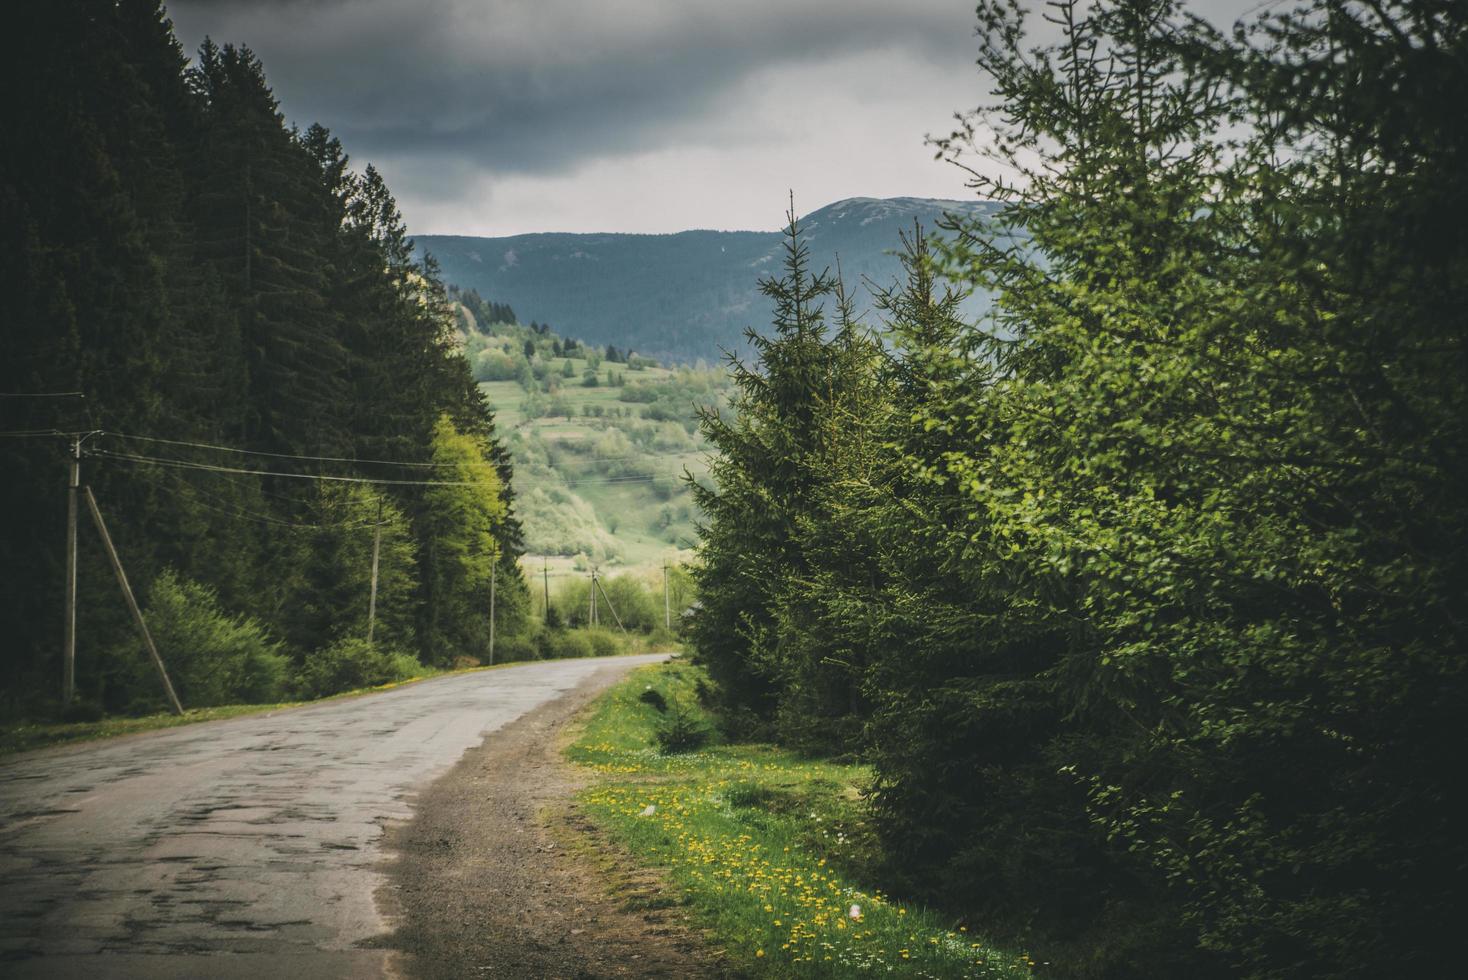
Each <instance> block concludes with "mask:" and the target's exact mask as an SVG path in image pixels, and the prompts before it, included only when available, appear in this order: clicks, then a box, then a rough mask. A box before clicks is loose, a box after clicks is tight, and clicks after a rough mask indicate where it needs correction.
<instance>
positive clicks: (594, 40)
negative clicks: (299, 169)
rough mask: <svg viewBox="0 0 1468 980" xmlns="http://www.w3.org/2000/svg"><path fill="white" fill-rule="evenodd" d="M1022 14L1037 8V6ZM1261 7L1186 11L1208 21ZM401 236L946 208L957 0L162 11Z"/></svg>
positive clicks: (735, 224) (961, 75) (973, 93)
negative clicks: (232, 49) (267, 94)
mask: <svg viewBox="0 0 1468 980" xmlns="http://www.w3.org/2000/svg"><path fill="white" fill-rule="evenodd" d="M1036 2H1037V4H1038V0H1036ZM1256 2H1257V0H1196V5H1197V6H1198V7H1199V8H1200V9H1203V10H1205V12H1208V13H1214V14H1215V18H1214V19H1215V20H1218V19H1220V17H1227V16H1229V15H1232V14H1234V13H1235V12H1236V10H1238V9H1240V8H1242V7H1244V6H1245V5H1252V4H1253V3H1256ZM169 12H170V15H171V16H172V17H173V19H174V22H175V26H176V29H177V33H178V36H179V39H180V41H181V42H182V43H183V44H184V46H185V48H186V49H189V50H193V49H196V48H197V46H198V44H199V42H200V41H201V40H202V39H203V38H204V36H205V35H208V36H210V37H212V38H213V39H214V40H215V41H216V42H218V43H221V44H222V43H226V42H233V43H243V44H247V45H249V46H250V47H251V48H252V49H253V50H254V51H255V53H256V54H258V55H259V56H260V58H261V60H262V61H263V62H264V64H265V68H266V72H267V74H268V76H269V79H270V81H271V84H272V85H273V86H274V88H275V92H276V95H277V96H278V97H279V98H280V101H281V105H282V108H283V110H284V112H285V114H286V116H287V118H288V119H291V120H293V121H295V122H298V123H300V124H303V125H304V124H308V123H311V122H320V123H322V124H323V125H325V126H327V127H328V128H329V129H331V130H332V131H333V132H334V133H335V134H337V135H338V136H340V137H341V139H342V141H343V143H344V144H345V146H346V148H347V150H348V152H349V153H351V155H352V157H353V160H354V162H355V163H356V164H358V165H361V164H364V163H367V162H372V163H375V164H377V165H378V166H379V167H380V168H381V169H382V171H383V173H384V175H385V176H386V177H387V178H388V181H389V183H390V184H391V186H392V188H393V190H394V192H395V193H396V194H397V196H398V199H399V201H400V203H401V204H402V207H403V211H404V213H405V214H406V215H407V217H408V222H409V227H410V228H412V229H414V230H417V231H436V232H460V233H479V234H508V233H514V232H522V231H537V230H568V231H569V230H583V231H584V230H623V231H669V230H677V229H681V228H687V227H723V228H755V227H765V228H769V227H774V226H775V225H776V223H777V222H778V218H779V214H780V212H781V210H782V208H783V202H784V199H785V191H786V189H787V188H792V187H793V188H795V191H796V194H797V196H798V199H801V200H804V201H805V202H806V203H807V204H808V206H809V207H811V208H814V207H819V206H821V205H823V204H826V203H829V202H830V201H832V200H835V199H838V198H840V197H846V196H859V195H861V196H899V195H917V196H933V197H961V196H964V194H965V191H964V187H963V181H962V177H961V175H960V174H959V173H958V172H957V171H955V170H954V169H953V168H951V167H944V166H942V165H939V164H935V163H934V162H933V161H932V159H931V157H932V154H931V152H929V151H928V150H927V148H925V146H924V143H923V139H924V136H925V135H926V134H928V133H931V132H935V131H946V130H947V128H948V124H949V121H950V117H951V114H952V113H953V112H954V111H956V110H962V109H966V108H970V107H971V106H973V105H974V104H975V103H976V102H978V101H979V96H980V95H981V94H982V82H981V80H980V79H979V78H978V76H977V74H976V72H975V69H974V66H973V58H974V55H975V53H976V46H975V42H974V38H973V25H974V13H973V4H972V2H971V0H172V2H170V4H169Z"/></svg>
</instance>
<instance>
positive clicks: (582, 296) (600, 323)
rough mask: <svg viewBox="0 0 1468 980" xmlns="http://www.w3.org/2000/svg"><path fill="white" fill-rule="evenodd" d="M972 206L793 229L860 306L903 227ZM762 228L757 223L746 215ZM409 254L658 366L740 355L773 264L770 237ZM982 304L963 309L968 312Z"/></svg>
mask: <svg viewBox="0 0 1468 980" xmlns="http://www.w3.org/2000/svg"><path fill="white" fill-rule="evenodd" d="M990 210H992V205H990V204H987V203H985V202H979V201H934V200H926V199H922V198H906V197H904V198H892V199H889V200H878V199H873V198H853V199H851V200H846V201H838V202H836V203H835V204H830V205H827V206H826V207H823V208H821V209H820V210H818V211H815V212H812V213H811V214H810V215H808V216H807V217H806V218H804V219H803V224H804V227H805V228H806V229H807V231H808V234H809V237H808V242H809V245H810V248H811V254H812V256H813V261H815V262H816V263H817V264H819V265H823V266H825V265H829V266H831V267H832V268H835V267H836V266H837V264H838V263H839V265H840V266H841V269H842V272H843V274H844V275H845V277H846V280H847V282H848V283H850V284H851V287H852V295H853V297H855V298H857V301H858V303H859V304H860V305H862V306H869V305H870V304H871V302H872V299H873V297H872V294H871V293H870V292H868V290H867V286H866V283H867V282H870V283H872V284H873V285H875V286H876V287H877V288H879V289H881V288H885V287H887V286H889V285H891V284H892V283H893V282H894V281H895V280H896V278H897V276H898V275H900V273H901V265H900V263H899V262H898V260H897V258H896V255H895V252H894V249H893V246H892V243H893V242H894V241H896V240H897V233H898V231H899V230H901V229H902V228H905V227H907V226H908V225H910V224H911V223H912V222H913V221H915V220H916V221H920V222H922V223H923V224H924V225H926V226H927V227H928V228H929V229H931V230H937V224H938V222H939V221H940V220H942V218H943V217H944V215H945V214H947V213H949V212H952V213H954V214H957V215H964V216H970V217H972V216H977V215H981V214H985V213H987V212H989V211H990ZM751 223H752V224H761V225H762V224H764V223H765V216H763V215H759V216H753V217H752V220H751ZM416 241H417V243H418V247H419V249H420V250H421V251H422V252H423V253H425V254H429V255H432V256H433V257H434V258H435V259H436V260H437V261H438V262H440V263H441V264H442V266H443V270H444V277H445V278H446V279H447V280H448V281H449V282H453V283H457V284H458V285H460V286H462V287H464V288H466V289H473V290H475V291H476V292H478V293H480V294H482V295H484V296H492V297H494V298H495V299H496V300H499V301H500V302H502V303H507V304H508V305H510V306H512V307H514V308H515V309H516V310H518V311H519V312H520V314H521V315H522V316H524V317H527V318H530V319H533V320H537V321H539V322H542V323H545V322H549V323H550V324H551V325H552V326H553V327H555V328H556V329H557V330H559V331H561V332H562V333H563V334H565V335H567V336H573V337H580V338H582V339H583V340H585V341H587V342H588V343H590V344H592V345H593V346H597V347H604V346H605V345H607V344H617V345H621V346H628V347H631V348H633V349H635V350H637V351H639V352H641V353H643V354H646V355H648V356H650V357H655V358H658V359H660V360H664V361H672V362H682V363H694V362H697V361H699V360H703V361H707V362H708V363H714V362H716V361H717V360H718V358H719V356H720V354H721V352H722V351H723V350H725V349H731V350H738V351H740V352H741V353H747V349H746V347H745V343H744V331H745V329H746V328H748V327H749V326H751V325H753V324H756V323H758V322H759V320H760V317H761V316H762V305H761V301H760V295H759V286H758V280H759V277H760V276H762V275H764V274H766V273H767V272H769V271H770V270H771V269H772V268H774V267H775V266H776V265H777V264H778V262H779V257H780V235H779V233H778V232H759V231H685V232H679V233H678V234H674V235H622V234H590V235H572V234H536V235H515V236H511V237H507V238H474V237H468V236H458V235H421V236H418V238H417V239H416ZM980 308H981V304H979V303H977V302H971V303H969V304H968V306H967V308H966V309H967V310H968V311H971V312H976V311H977V310H978V309H980Z"/></svg>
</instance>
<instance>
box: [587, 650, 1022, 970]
mask: <svg viewBox="0 0 1468 980" xmlns="http://www.w3.org/2000/svg"><path fill="white" fill-rule="evenodd" d="M701 681H702V674H701V672H700V671H699V670H698V669H697V668H695V667H692V666H690V665H687V664H681V663H670V664H663V665H657V666H654V667H647V668H643V669H641V670H638V671H636V672H635V673H634V674H633V675H632V676H631V677H630V678H629V679H628V680H627V681H625V682H623V683H622V684H619V685H618V686H617V687H615V688H613V689H612V690H611V691H610V692H608V693H607V694H606V695H604V696H603V697H602V699H601V700H600V701H599V702H598V703H597V705H596V707H595V708H594V709H593V712H592V714H591V715H590V717H589V718H588V719H587V721H586V724H585V728H584V730H583V731H582V732H581V733H580V735H579V737H578V738H577V740H576V742H575V743H574V744H573V745H572V746H571V747H570V748H569V749H568V750H567V754H568V756H569V757H570V758H571V759H572V760H573V761H575V762H577V763H580V764H581V765H584V766H586V767H589V768H590V769H592V770H594V771H595V772H597V773H599V774H601V779H600V780H598V781H597V783H596V784H595V785H593V786H592V787H590V788H589V789H587V790H586V791H585V792H584V793H583V794H582V797H581V800H582V804H583V805H584V807H585V809H586V811H587V813H588V814H589V815H590V816H591V818H592V819H593V820H595V821H596V822H597V823H599V824H600V825H601V826H603V827H604V828H605V829H606V830H607V831H608V832H609V833H610V834H611V835H612V836H613V837H614V838H615V839H616V840H617V841H619V842H620V843H621V844H623V845H624V846H626V847H628V848H629V849H630V850H631V851H633V852H634V853H635V854H637V855H638V856H640V857H641V858H642V859H643V860H645V861H647V862H649V863H652V864H656V865H659V866H661V867H664V868H666V869H667V870H668V873H669V876H670V878H671V880H672V881H673V883H674V884H675V885H677V886H678V887H679V888H680V889H681V890H682V891H683V893H684V895H685V898H686V900H687V901H688V903H689V904H690V905H691V906H692V907H693V909H694V910H695V911H696V913H697V914H698V916H699V917H700V919H701V920H702V921H703V923H704V924H705V925H706V926H708V927H709V928H711V929H712V930H713V931H714V933H715V934H716V936H717V937H718V939H719V941H720V942H721V943H723V944H724V945H725V946H726V947H727V949H728V955H729V957H730V959H731V960H732V961H733V964H734V965H735V966H737V967H738V968H740V969H743V970H745V971H748V972H749V973H751V974H753V975H756V976H761V977H847V976H852V975H854V974H863V973H880V974H886V973H893V974H897V975H901V976H905V977H945V978H946V977H984V978H1019V977H1028V976H1029V975H1030V967H1031V965H1032V964H1031V961H1030V960H1029V958H1028V957H1027V956H1024V955H1020V954H1014V953H1010V952H1006V951H1003V950H1000V949H997V948H995V947H993V946H991V945H990V944H988V943H986V942H984V941H982V940H981V939H980V938H979V937H977V936H972V935H970V934H969V933H968V932H967V931H966V930H965V929H964V928H962V927H959V928H957V929H952V928H949V927H948V926H949V924H947V923H944V922H942V921H941V920H940V919H939V917H938V916H937V915H935V914H934V913H931V912H929V911H926V910H924V909H922V908H920V907H916V906H912V905H905V904H903V903H901V902H897V901H894V900H892V899H891V898H889V897H888V896H886V895H884V894H883V893H882V892H881V891H880V890H879V889H876V888H870V887H867V886H866V885H865V883H864V882H863V880H862V879H863V875H862V870H861V869H862V866H863V864H864V863H865V861H864V855H863V844H862V843H861V838H862V836H863V835H862V834H861V832H860V830H859V825H860V820H861V817H860V810H859V807H860V802H859V798H858V789H859V787H861V786H862V785H863V784H864V783H865V781H866V779H867V778H868V774H867V772H866V770H865V769H864V768H862V767H860V766H849V765H837V764H833V763H829V762H820V761H811V760H808V759H801V758H799V757H797V756H794V755H792V754H790V753H786V752H782V751H778V750H775V749H773V748H771V747H769V746H761V745H717V744H711V745H709V746H708V747H705V748H703V749H700V750H698V751H694V752H685V753H681V754H672V755H669V754H663V753H661V752H660V751H659V750H658V748H657V745H658V730H659V728H660V727H661V728H662V729H663V732H664V737H665V740H666V736H667V732H668V730H669V728H670V727H672V725H671V722H670V719H672V718H673V717H674V716H675V715H677V714H679V713H680V712H681V713H683V714H684V715H686V716H689V717H691V719H692V721H693V722H694V724H695V725H701V726H704V727H705V728H706V729H708V727H709V718H708V716H707V714H706V713H704V712H703V710H702V708H700V707H699V705H698V696H697V690H698V685H699V684H700V683H701ZM649 691H654V692H656V693H657V695H658V696H660V697H661V699H662V701H663V702H664V704H665V705H666V710H659V708H658V707H657V706H656V705H655V704H653V703H650V702H655V701H657V700H658V698H657V697H654V696H653V695H652V694H649V693H647V692H649ZM685 727H686V726H685Z"/></svg>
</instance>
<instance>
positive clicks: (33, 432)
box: [0, 429, 88, 439]
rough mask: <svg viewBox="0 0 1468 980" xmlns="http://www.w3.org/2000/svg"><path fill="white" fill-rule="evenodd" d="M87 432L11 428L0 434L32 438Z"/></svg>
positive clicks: (9, 437)
mask: <svg viewBox="0 0 1468 980" xmlns="http://www.w3.org/2000/svg"><path fill="white" fill-rule="evenodd" d="M87 434H88V430H82V431H79V432H63V431H62V430H60V429H11V430H9V431H6V432H0V436H4V437H6V438H8V439H32V438H40V437H42V436H62V437H65V438H71V437H74V436H84V435H87Z"/></svg>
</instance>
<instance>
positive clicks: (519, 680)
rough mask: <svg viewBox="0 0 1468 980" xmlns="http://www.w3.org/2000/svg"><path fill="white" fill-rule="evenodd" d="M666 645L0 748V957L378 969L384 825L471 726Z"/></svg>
mask: <svg viewBox="0 0 1468 980" xmlns="http://www.w3.org/2000/svg"><path fill="white" fill-rule="evenodd" d="M662 658H663V655H661V654H654V655H648V656H641V657H618V658H609V659H587V660H564V661H550V662H543V663H535V664H526V665H523V666H515V667H510V668H506V669H503V670H493V671H484V672H479V673H473V674H460V675H455V676H451V677H444V678H438V679H434V680H429V681H424V682H421V683H418V684H413V685H410V686H407V687H402V688H397V689H395V690H391V691H385V692H382V693H379V694H373V695H368V696H365V697H359V698H352V699H346V700H341V701H333V702H328V703H324V704H318V705H310V706H307V707H303V708H297V709H291V710H284V711H278V712H272V713H270V714H267V715H254V716H250V717H245V718H235V719H230V720H227V721H219V722H206V723H202V724H198V725H191V726H186V727H183V728H176V729H171V730H168V731H163V732H156V733H150V734H146V735H138V736H131V737H127V738H122V739H116V740H112V741H107V742H99V743H93V744H88V745H83V746H72V747H64V748H60V749H53V750H47V751H42V752H37V753H31V754H28V755H23V756H16V757H12V758H10V759H5V760H3V761H0V882H3V887H0V975H4V976H7V977H10V976H13V977H63V978H64V977H88V978H95V977H134V976H135V977H198V976H210V977H260V976H274V977H338V976H339V977H353V978H356V977H364V978H365V977H386V976H392V975H393V974H394V973H395V972H396V971H395V970H394V968H393V963H392V961H391V957H392V956H393V955H394V954H393V953H392V952H391V951H390V950H387V949H382V948H374V945H373V944H374V942H375V941H380V940H381V939H382V938H383V937H384V936H385V935H386V934H387V933H388V932H389V930H390V923H388V922H387V921H386V920H385V919H384V918H383V916H382V914H381V912H380V910H379V909H378V907H377V905H376V903H375V902H374V899H373V895H374V892H375V891H376V890H377V889H378V888H379V886H381V885H382V884H383V883H384V881H385V878H384V873H383V869H382V865H383V860H384V857H385V855H384V854H383V853H382V840H383V833H384V828H385V827H386V826H387V825H388V824H389V823H391V822H396V821H404V820H408V819H409V818H411V817H412V816H413V800H414V795H415V794H416V793H417V792H419V791H421V790H424V789H426V788H427V787H428V786H429V784H430V783H432V782H433V781H434V780H435V779H436V778H437V777H439V776H441V775H442V774H444V773H445V772H447V771H448V770H449V769H450V768H452V767H453V766H454V764H455V763H456V762H457V761H458V760H459V758H460V756H462V755H463V754H464V752H466V751H467V750H469V749H471V748H474V747H476V746H478V745H479V744H480V743H481V742H482V741H483V740H484V738H485V736H486V735H491V733H493V732H494V731H496V730H498V729H499V728H501V727H503V726H505V725H507V724H509V723H510V722H512V721H514V720H515V719H517V718H519V717H520V716H522V715H524V714H526V713H527V712H530V711H532V710H533V709H535V708H536V707H538V706H540V705H542V704H546V703H547V702H549V701H552V700H554V699H555V698H557V697H560V696H561V695H563V694H565V693H566V692H568V691H570V690H571V689H573V688H575V687H576V686H577V685H578V684H579V683H580V682H582V681H583V680H586V679H587V678H588V677H590V676H591V675H592V674H594V673H596V672H597V671H600V670H603V669H604V668H606V667H608V666H611V665H616V666H617V667H620V668H625V669H627V670H630V669H632V668H633V667H636V666H639V665H641V664H644V663H651V662H654V661H656V660H660V659H662ZM617 673H618V674H620V671H618V672H617ZM491 737H492V735H491Z"/></svg>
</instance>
